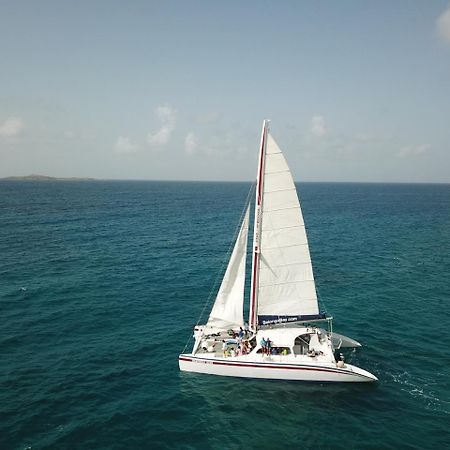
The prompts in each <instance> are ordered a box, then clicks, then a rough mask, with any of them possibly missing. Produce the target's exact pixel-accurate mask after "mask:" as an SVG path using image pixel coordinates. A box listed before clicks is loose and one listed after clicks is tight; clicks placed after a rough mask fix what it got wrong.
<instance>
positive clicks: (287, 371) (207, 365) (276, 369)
mask: <svg viewBox="0 0 450 450" xmlns="http://www.w3.org/2000/svg"><path fill="white" fill-rule="evenodd" d="M179 365H180V370H181V371H185V372H197V373H206V374H210V375H222V376H227V377H242V378H263V379H270V380H293V381H315V382H322V383H325V382H341V383H346V382H347V383H348V382H353V383H354V382H371V381H377V378H376V377H375V376H374V375H372V374H371V373H370V372H367V371H366V370H363V369H360V368H359V367H355V366H352V365H350V364H346V365H345V368H339V367H337V365H336V364H333V363H315V364H314V363H311V364H305V363H296V362H288V361H286V362H276V361H273V360H272V359H271V358H270V357H267V358H266V357H264V358H262V359H261V360H260V361H251V360H249V359H245V360H244V359H241V358H239V357H237V358H204V357H198V356H193V355H191V354H181V355H180V356H179Z"/></svg>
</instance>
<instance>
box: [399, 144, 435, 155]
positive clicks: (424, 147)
mask: <svg viewBox="0 0 450 450" xmlns="http://www.w3.org/2000/svg"><path fill="white" fill-rule="evenodd" d="M430 149H431V145H430V144H421V145H416V146H409V147H402V148H401V149H400V150H399V151H398V153H397V156H398V157H400V158H407V157H408V156H416V155H422V154H423V153H426V152H427V151H429V150H430Z"/></svg>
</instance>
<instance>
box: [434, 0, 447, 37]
mask: <svg viewBox="0 0 450 450" xmlns="http://www.w3.org/2000/svg"><path fill="white" fill-rule="evenodd" d="M436 28H437V32H438V34H439V36H440V37H441V38H442V39H444V40H445V41H446V42H447V43H448V44H450V6H449V7H448V8H447V9H446V10H445V11H444V12H443V13H442V14H441V15H440V16H439V17H438V19H437V20H436Z"/></svg>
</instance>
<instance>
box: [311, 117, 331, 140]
mask: <svg viewBox="0 0 450 450" xmlns="http://www.w3.org/2000/svg"><path fill="white" fill-rule="evenodd" d="M310 131H311V133H312V134H313V135H314V136H317V137H321V136H323V135H324V134H325V133H326V132H327V130H326V127H325V119H324V118H323V116H313V117H312V119H311V128H310Z"/></svg>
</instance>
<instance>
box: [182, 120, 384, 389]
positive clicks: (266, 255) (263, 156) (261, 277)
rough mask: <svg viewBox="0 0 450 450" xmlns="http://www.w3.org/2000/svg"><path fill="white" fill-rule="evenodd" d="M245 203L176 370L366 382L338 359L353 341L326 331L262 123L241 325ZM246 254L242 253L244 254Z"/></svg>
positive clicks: (283, 179)
mask: <svg viewBox="0 0 450 450" xmlns="http://www.w3.org/2000/svg"><path fill="white" fill-rule="evenodd" d="M249 216H250V204H249V205H248V206H247V208H246V210H245V213H244V214H243V219H242V223H241V226H240V229H239V233H238V235H237V238H236V241H235V244H234V247H233V251H232V253H231V256H230V259H229V262H228V266H227V269H226V271H225V275H224V277H223V279H222V283H221V285H220V288H219V290H218V292H217V296H216V299H215V302H214V305H213V307H212V310H211V312H210V315H209V318H208V320H207V322H206V324H204V325H196V326H195V328H194V334H193V338H194V344H193V348H192V351H191V352H190V353H185V352H183V353H182V354H180V355H179V367H180V370H181V371H186V372H197V373H203V374H213V375H223V376H232V377H244V378H264V379H275V380H297V381H316V382H373V381H377V377H376V376H375V375H373V374H371V373H370V372H368V371H366V370H364V369H361V368H359V367H356V366H354V365H351V364H348V363H347V362H345V359H344V357H343V354H342V353H340V355H339V356H337V353H339V352H340V351H341V349H343V348H345V347H350V348H351V347H360V346H361V344H360V343H359V342H357V341H355V340H354V339H351V338H349V337H346V336H343V335H340V334H337V333H334V332H333V327H332V319H333V318H332V317H330V316H327V315H326V314H324V313H321V312H320V311H319V304H318V300H317V291H316V286H315V281H314V275H313V269H312V264H311V256H310V252H309V247H308V239H307V235H306V229H305V224H304V221H303V215H302V211H301V208H300V203H299V199H298V195H297V191H296V188H295V185H294V181H293V178H292V175H291V172H290V170H289V167H288V165H287V162H286V159H285V157H284V156H283V154H282V152H281V150H280V148H279V147H278V145H277V143H276V142H275V140H274V139H273V137H272V135H271V134H270V132H269V121H267V120H265V121H264V123H263V128H262V135H261V144H260V149H259V160H258V169H257V180H256V188H255V202H254V222H253V243H252V251H251V253H250V252H249V253H250V255H251V258H252V269H251V270H252V271H251V283H250V293H249V301H250V305H249V317H248V322H244V308H243V306H244V298H245V295H244V294H245V292H244V290H245V269H246V257H247V245H248V244H247V242H248V234H249V233H248V229H249V222H250V220H249ZM250 255H249V256H250Z"/></svg>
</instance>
